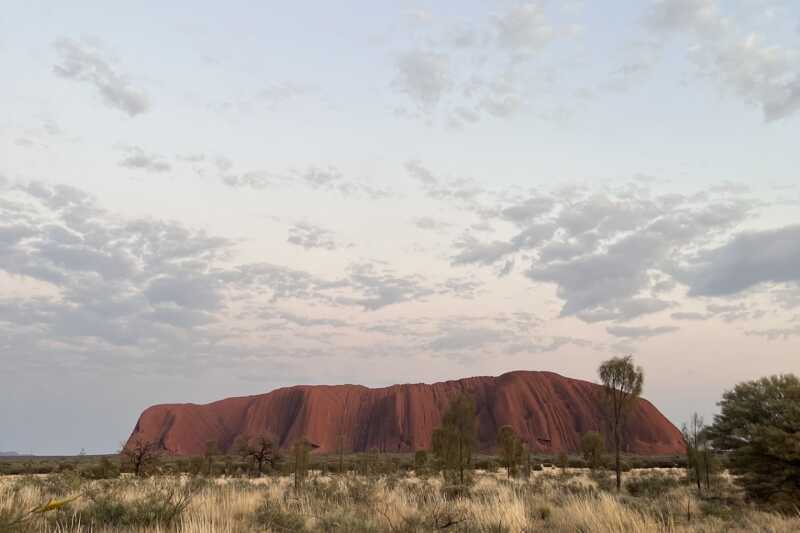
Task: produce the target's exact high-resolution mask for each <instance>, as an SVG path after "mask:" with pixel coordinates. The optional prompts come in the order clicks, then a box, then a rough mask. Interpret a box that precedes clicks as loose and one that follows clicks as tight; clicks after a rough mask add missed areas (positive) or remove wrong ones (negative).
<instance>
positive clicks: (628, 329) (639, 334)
mask: <svg viewBox="0 0 800 533" xmlns="http://www.w3.org/2000/svg"><path fill="white" fill-rule="evenodd" d="M678 329H680V328H677V327H675V326H659V327H651V326H608V327H607V328H606V331H608V332H609V333H610V334H611V335H614V336H615V337H624V338H626V339H649V338H650V337H655V336H657V335H666V334H667V333H673V332H675V331H678Z"/></svg>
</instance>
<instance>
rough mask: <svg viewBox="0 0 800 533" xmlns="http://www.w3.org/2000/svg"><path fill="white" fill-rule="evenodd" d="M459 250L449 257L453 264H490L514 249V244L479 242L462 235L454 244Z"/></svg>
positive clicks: (471, 237)
mask: <svg viewBox="0 0 800 533" xmlns="http://www.w3.org/2000/svg"><path fill="white" fill-rule="evenodd" d="M454 246H455V247H456V248H457V249H459V250H460V251H459V252H458V253H457V254H456V255H454V256H453V257H451V258H450V262H451V264H453V265H469V264H478V265H492V264H494V263H496V262H497V261H499V260H500V259H502V258H503V257H505V256H507V255H508V254H510V253H513V252H514V251H515V248H514V245H513V244H511V243H508V242H503V241H492V242H481V241H478V240H477V239H476V238H475V237H473V236H471V235H464V236H463V237H461V238H460V239H459V240H458V241H456V243H455V245H454Z"/></svg>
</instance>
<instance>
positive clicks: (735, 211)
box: [406, 161, 755, 322]
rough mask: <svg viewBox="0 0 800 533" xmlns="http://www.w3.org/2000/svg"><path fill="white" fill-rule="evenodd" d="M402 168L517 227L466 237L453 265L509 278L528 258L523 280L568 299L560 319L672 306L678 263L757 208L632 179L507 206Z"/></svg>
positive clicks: (732, 198)
mask: <svg viewBox="0 0 800 533" xmlns="http://www.w3.org/2000/svg"><path fill="white" fill-rule="evenodd" d="M406 169H407V171H408V172H409V174H410V175H411V176H412V177H413V178H414V179H416V180H417V181H419V183H420V184H422V186H423V188H424V189H425V191H426V193H427V194H428V195H429V196H430V197H432V198H436V199H439V200H442V201H449V202H453V203H455V204H456V205H459V206H461V207H464V208H466V209H468V210H469V211H471V212H473V213H475V214H477V215H479V216H480V217H481V218H482V219H483V222H482V224H484V225H485V226H486V227H488V228H491V227H492V224H493V223H499V222H502V223H510V224H511V225H512V226H513V227H514V228H515V229H516V232H515V233H511V234H510V236H508V237H506V238H483V239H479V238H477V237H476V236H475V235H473V233H472V232H470V231H467V232H464V233H463V234H462V235H461V236H460V237H459V238H457V239H456V240H455V241H454V243H453V249H454V253H453V254H452V255H451V256H450V262H451V264H452V265H477V266H490V267H493V268H494V269H495V271H496V273H497V274H498V275H499V276H507V275H509V274H510V273H511V271H512V270H513V269H514V267H515V265H518V264H519V263H520V262H521V260H525V261H529V262H530V267H529V268H527V269H526V270H525V275H526V276H527V277H528V278H529V279H531V280H533V281H535V282H541V283H553V284H555V286H556V291H557V295H558V296H559V298H561V299H562V300H563V301H564V305H563V307H562V310H561V316H577V317H578V318H580V319H581V320H583V321H585V322H600V321H627V320H632V319H634V318H636V317H638V316H643V315H647V314H654V313H658V312H660V311H663V310H666V309H668V308H670V307H674V306H675V305H676V303H675V302H672V301H668V300H666V299H664V298H663V297H662V295H663V294H666V293H669V292H671V291H673V290H675V289H676V282H677V281H680V275H679V270H680V268H681V267H680V265H682V264H683V263H685V262H686V261H688V260H690V258H692V256H693V254H695V253H696V252H697V251H698V250H708V249H709V246H710V243H711V242H713V241H714V240H718V239H719V238H721V237H725V236H726V235H728V234H729V232H730V231H732V230H733V229H734V228H735V227H736V226H737V225H738V224H740V223H742V222H743V221H745V220H746V218H747V217H748V216H749V215H750V214H751V213H752V212H753V209H754V206H755V203H754V201H753V200H749V199H747V198H746V197H742V195H743V194H746V193H747V191H743V190H739V189H736V190H732V189H730V188H725V190H719V189H714V190H710V191H708V192H706V193H703V194H700V195H693V196H682V195H675V194H671V195H654V194H652V192H651V191H650V189H649V185H646V184H643V183H638V182H630V183H627V184H623V185H621V186H620V187H619V188H617V189H615V190H606V191H604V192H597V191H594V190H593V189H591V188H585V189H581V190H579V189H574V190H571V191H569V192H564V191H560V192H559V191H556V192H555V193H554V194H550V195H542V194H536V195H531V196H529V197H528V198H527V199H523V200H519V199H517V200H514V201H512V202H511V203H509V201H508V197H509V195H508V194H505V193H503V192H502V191H499V192H491V193H490V192H489V191H485V190H481V189H476V190H474V191H473V192H471V194H469V195H468V196H465V197H466V198H468V200H467V201H464V200H462V198H464V196H462V197H459V196H458V194H457V191H459V188H458V187H459V186H462V185H461V184H460V183H459V184H455V183H454V181H452V180H451V181H449V182H448V181H445V180H443V179H441V178H440V177H438V176H437V175H436V174H435V173H433V172H432V171H431V170H430V169H428V168H427V167H425V166H424V165H423V164H422V163H420V162H418V161H413V162H408V163H407V164H406ZM492 233H494V232H492ZM495 235H496V234H495Z"/></svg>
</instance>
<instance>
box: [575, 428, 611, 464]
mask: <svg viewBox="0 0 800 533" xmlns="http://www.w3.org/2000/svg"><path fill="white" fill-rule="evenodd" d="M605 452H606V441H605V439H604V438H603V435H601V434H600V433H599V432H597V431H587V432H586V433H584V434H583V436H582V437H581V455H583V460H584V461H586V464H587V465H588V466H589V468H591V469H592V470H595V469H597V468H599V467H600V466H601V465H602V463H603V454H604V453H605Z"/></svg>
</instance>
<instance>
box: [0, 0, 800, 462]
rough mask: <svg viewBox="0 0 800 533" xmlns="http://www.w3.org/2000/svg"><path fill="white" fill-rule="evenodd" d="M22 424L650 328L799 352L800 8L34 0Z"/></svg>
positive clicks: (17, 427) (6, 171) (668, 393)
mask: <svg viewBox="0 0 800 533" xmlns="http://www.w3.org/2000/svg"><path fill="white" fill-rule="evenodd" d="M3 8H4V9H3V16H2V17H0V66H2V72H3V73H4V75H3V77H2V83H0V101H2V102H3V105H2V111H0V405H2V409H0V428H2V430H0V450H3V451H10V450H14V451H17V452H20V453H36V454H74V453H78V451H80V450H81V449H84V450H86V451H87V452H89V453H102V452H111V451H114V450H116V449H118V448H119V446H120V443H121V442H122V441H124V440H125V439H126V438H127V436H128V435H129V433H130V431H131V430H132V428H133V426H134V424H135V422H136V420H137V418H138V415H139V414H140V413H141V411H142V410H143V409H144V408H146V407H148V406H149V405H152V404H156V403H182V402H195V403H205V402H209V401H213V400H217V399H221V398H224V397H229V396H241V395H249V394H258V393H263V392H267V391H269V390H272V389H275V388H278V387H282V386H289V385H295V384H323V383H324V384H340V383H359V384H364V385H368V386H386V385H390V384H393V383H405V382H413V383H417V382H427V383H430V382H435V381H440V380H446V379H457V378H461V377H467V376H473V375H499V374H501V373H503V372H507V371H510V370H548V371H554V372H558V373H560V374H563V375H566V376H570V377H574V378H580V379H589V380H596V379H597V378H596V375H597V374H596V372H597V367H598V365H599V364H600V363H601V362H602V361H603V360H605V359H608V358H609V357H612V356H617V355H625V354H631V355H633V356H634V358H635V360H636V362H637V363H638V364H639V365H641V366H642V367H643V368H644V371H645V387H644V396H645V397H646V398H648V399H650V400H652V401H653V402H654V403H655V405H656V406H657V407H658V408H659V409H660V410H661V411H662V412H663V413H664V414H665V415H666V416H667V417H668V418H669V419H670V420H671V421H672V422H673V423H675V424H676V425H678V426H680V424H681V423H682V422H683V421H685V420H688V418H689V417H690V416H691V413H693V412H698V413H700V414H702V415H704V416H705V418H706V421H709V422H710V421H711V419H712V416H713V414H714V412H715V411H716V402H717V401H718V400H719V399H720V397H721V394H722V393H723V391H725V390H727V389H730V388H732V387H733V386H734V385H735V384H736V383H738V382H740V381H744V380H749V379H753V378H756V377H761V376H765V375H771V374H778V373H790V372H791V373H798V372H800V187H798V186H799V185H800V175H798V174H799V173H800V170H799V169H800V150H798V147H800V143H799V142H798V139H800V5H798V4H797V2H794V1H792V0H655V1H650V0H643V1H637V2H632V1H623V0H614V1H610V0H609V1H604V2H591V1H580V0H532V1H510V0H509V1H505V0H464V1H459V2H455V1H447V2H445V1H439V2H423V1H419V2H418V1H411V0H409V1H406V0H399V1H392V2H385V1H374V2H353V1H347V0H343V1H341V2H307V1H298V2H274V1H263V2H242V1H231V2H226V3H225V4H224V5H223V4H220V3H219V2H207V1H197V0H195V1H193V2H184V1H175V2H169V3H164V2H155V1H139V2H115V3H114V5H113V8H111V7H110V6H109V4H108V3H107V2H100V1H94V2H92V1H82V0H75V1H72V2H69V3H66V2H60V1H35V0H25V1H16V0H7V1H6V2H4V3H3Z"/></svg>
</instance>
